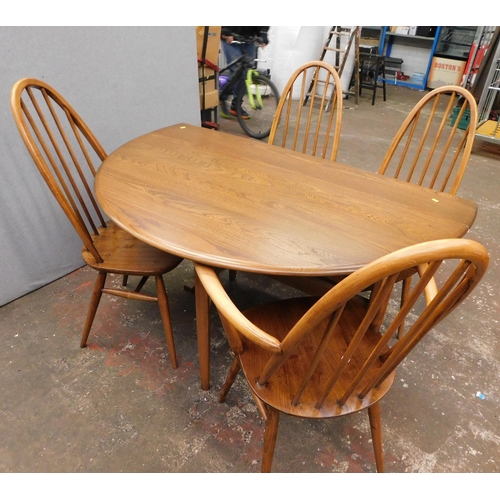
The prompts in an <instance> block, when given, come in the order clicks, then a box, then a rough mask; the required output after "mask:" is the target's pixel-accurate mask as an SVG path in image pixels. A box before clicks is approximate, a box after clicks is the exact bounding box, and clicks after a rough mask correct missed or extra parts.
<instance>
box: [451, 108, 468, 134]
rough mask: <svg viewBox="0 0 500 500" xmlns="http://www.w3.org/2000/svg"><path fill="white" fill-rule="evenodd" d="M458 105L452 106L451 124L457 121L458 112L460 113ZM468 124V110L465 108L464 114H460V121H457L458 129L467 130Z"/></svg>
mask: <svg viewBox="0 0 500 500" xmlns="http://www.w3.org/2000/svg"><path fill="white" fill-rule="evenodd" d="M460 109H461V108H460V107H459V106H455V107H454V108H453V112H452V113H451V126H452V127H453V125H455V122H456V121H457V117H458V113H460ZM469 124H470V111H469V110H468V109H466V110H465V111H464V114H463V115H462V118H460V122H459V123H458V128H459V129H460V130H467V127H468V126H469Z"/></svg>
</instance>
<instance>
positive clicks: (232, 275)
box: [229, 269, 237, 281]
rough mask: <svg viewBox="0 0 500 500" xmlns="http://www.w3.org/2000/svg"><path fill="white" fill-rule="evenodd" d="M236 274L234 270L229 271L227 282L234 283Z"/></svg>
mask: <svg viewBox="0 0 500 500" xmlns="http://www.w3.org/2000/svg"><path fill="white" fill-rule="evenodd" d="M236 272H237V271H235V270H234V269H229V281H234V280H235V279H236Z"/></svg>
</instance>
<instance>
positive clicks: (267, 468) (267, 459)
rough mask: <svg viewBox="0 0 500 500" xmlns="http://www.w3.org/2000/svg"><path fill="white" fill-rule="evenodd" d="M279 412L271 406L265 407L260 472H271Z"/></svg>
mask: <svg viewBox="0 0 500 500" xmlns="http://www.w3.org/2000/svg"><path fill="white" fill-rule="evenodd" d="M279 420H280V412H279V411H278V410H276V409H275V408H272V407H271V406H268V407H267V420H266V429H265V431H264V450H263V452H262V464H261V466H260V471H261V472H271V467H272V465H273V457H274V448H275V446H276V438H277V437H278V425H279Z"/></svg>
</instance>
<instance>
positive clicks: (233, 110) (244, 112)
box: [229, 106, 250, 120]
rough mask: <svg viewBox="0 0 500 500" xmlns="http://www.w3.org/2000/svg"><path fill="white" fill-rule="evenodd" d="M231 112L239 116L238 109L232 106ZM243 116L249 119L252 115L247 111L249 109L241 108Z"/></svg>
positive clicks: (244, 118)
mask: <svg viewBox="0 0 500 500" xmlns="http://www.w3.org/2000/svg"><path fill="white" fill-rule="evenodd" d="M229 112H230V113H231V114H232V115H233V116H238V113H237V112H236V109H235V108H233V107H232V106H231V109H230V110H229ZM241 117H242V118H243V120H248V119H249V118H250V115H249V114H248V113H247V111H246V110H245V109H243V108H241Z"/></svg>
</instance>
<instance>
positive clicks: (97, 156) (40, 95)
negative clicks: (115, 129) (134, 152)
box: [11, 79, 107, 262]
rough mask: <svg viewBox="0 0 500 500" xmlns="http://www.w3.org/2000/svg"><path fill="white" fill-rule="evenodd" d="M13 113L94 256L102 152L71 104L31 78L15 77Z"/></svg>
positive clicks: (99, 215)
mask: <svg viewBox="0 0 500 500" xmlns="http://www.w3.org/2000/svg"><path fill="white" fill-rule="evenodd" d="M11 104H12V110H13V113H14V118H15V121H16V124H17V126H18V129H19V131H20V133H21V137H22V138H23V140H24V143H25V145H26V147H27V148H28V151H29V153H30V154H31V157H32V158H33V160H34V162H35V164H36V166H37V168H38V170H39V171H40V173H41V175H42V177H43V178H44V180H45V182H46V183H47V185H48V187H49V188H50V190H51V191H52V193H53V194H54V196H55V198H56V199H57V201H58V202H59V204H60V206H61V207H62V209H63V210H64V212H65V214H66V216H67V217H68V218H69V220H70V221H71V223H72V224H73V226H74V228H75V229H76V231H77V233H78V234H79V236H80V237H81V238H82V240H83V243H84V245H85V247H86V248H87V250H88V251H89V252H90V253H91V254H92V255H93V257H94V258H95V260H96V262H103V259H102V257H101V256H100V255H99V252H98V251H97V249H96V247H95V246H94V243H93V237H95V236H97V235H98V234H99V230H98V228H99V227H106V222H105V219H104V216H103V214H102V212H101V209H100V208H99V205H98V203H97V200H96V199H95V196H94V193H93V183H94V178H95V174H96V171H97V168H96V165H100V163H101V162H102V161H103V160H104V159H105V158H106V156H107V155H106V153H105V151H104V149H103V148H102V146H101V145H100V143H99V142H98V141H97V139H96V137H95V136H94V135H93V133H92V132H91V130H90V129H89V128H88V127H87V125H86V124H85V123H84V122H83V120H82V119H81V118H80V116H79V115H78V114H77V113H76V111H75V110H74V109H73V108H72V106H71V105H70V104H69V103H68V102H67V101H66V100H65V99H64V98H63V97H62V96H61V95H60V94H59V93H58V92H57V91H56V90H55V89H53V88H52V87H50V86H49V85H47V84H46V83H45V82H41V81H38V80H35V79H23V80H20V81H19V82H17V83H16V84H15V85H14V87H13V89H12V93H11Z"/></svg>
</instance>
